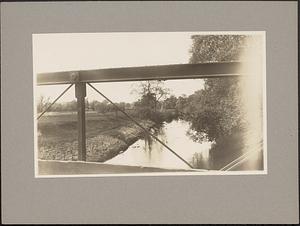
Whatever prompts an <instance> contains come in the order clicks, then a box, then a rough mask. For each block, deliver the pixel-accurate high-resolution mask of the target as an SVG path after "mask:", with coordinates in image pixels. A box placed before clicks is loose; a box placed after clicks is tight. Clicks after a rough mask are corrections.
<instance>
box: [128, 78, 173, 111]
mask: <svg viewBox="0 0 300 226" xmlns="http://www.w3.org/2000/svg"><path fill="white" fill-rule="evenodd" d="M132 92H133V93H137V94H138V95H139V96H140V98H141V101H142V102H143V103H144V104H146V105H147V106H148V107H149V105H150V107H153V109H154V111H155V112H156V109H157V105H158V102H159V101H160V100H163V99H165V98H166V97H167V96H168V95H169V93H170V90H169V89H168V88H166V87H164V83H163V82H162V81H143V82H140V83H139V84H138V86H137V88H135V89H133V91H132ZM146 105H145V106H146Z"/></svg>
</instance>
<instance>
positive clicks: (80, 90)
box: [75, 82, 86, 161]
mask: <svg viewBox="0 0 300 226" xmlns="http://www.w3.org/2000/svg"><path fill="white" fill-rule="evenodd" d="M75 96H76V98H77V118H78V161H86V136H85V97H86V84H85V82H77V83H75Z"/></svg>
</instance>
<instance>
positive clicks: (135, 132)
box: [38, 112, 154, 162]
mask: <svg viewBox="0 0 300 226" xmlns="http://www.w3.org/2000/svg"><path fill="white" fill-rule="evenodd" d="M139 122H140V123H141V124H143V125H144V126H145V127H146V128H150V127H152V126H154V123H153V122H151V121H147V120H143V121H141V120H139ZM143 133H144V132H143V131H142V130H141V129H140V128H139V127H137V126H136V125H135V124H134V123H133V122H132V121H130V120H129V119H128V118H125V116H123V115H121V113H119V114H118V116H117V115H116V114H115V113H107V114H100V113H95V112H93V113H89V112H87V114H86V137H87V161H95V162H103V161H106V160H108V159H110V158H112V157H114V156H115V155H117V154H119V153H120V152H122V151H124V150H126V149H127V148H128V147H129V146H130V145H131V144H132V143H134V142H135V141H136V140H138V139H139V138H140V137H142V136H143ZM38 149H39V151H38V157H39V159H44V160H77V155H78V151H77V115H76V114H73V113H70V114H55V115H46V116H43V117H41V118H40V120H39V121H38Z"/></svg>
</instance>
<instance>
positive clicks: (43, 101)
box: [37, 95, 51, 112]
mask: <svg viewBox="0 0 300 226" xmlns="http://www.w3.org/2000/svg"><path fill="white" fill-rule="evenodd" d="M50 104H51V103H50V97H45V96H43V95H42V96H40V98H39V99H38V103H37V112H42V111H44V110H45V109H46V108H47V107H48V106H49V105H50Z"/></svg>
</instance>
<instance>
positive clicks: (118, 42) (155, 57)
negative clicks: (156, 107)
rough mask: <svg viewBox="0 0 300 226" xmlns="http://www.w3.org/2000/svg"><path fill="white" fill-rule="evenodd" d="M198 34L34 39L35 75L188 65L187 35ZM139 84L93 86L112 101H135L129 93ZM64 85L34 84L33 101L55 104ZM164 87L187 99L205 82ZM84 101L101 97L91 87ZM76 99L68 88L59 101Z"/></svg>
mask: <svg viewBox="0 0 300 226" xmlns="http://www.w3.org/2000/svg"><path fill="white" fill-rule="evenodd" d="M194 34H201V32H131V33H125V32H122V33H68V34H34V35H33V71H34V75H36V73H41V72H56V71H74V70H88V69H101V68H111V67H132V66H148V65H160V64H182V63H188V61H189V57H190V53H189V49H190V48H191V44H192V40H191V35H194ZM134 84H137V82H114V83H95V84H94V86H95V87H96V88H99V89H100V90H101V91H102V92H103V93H104V94H105V95H106V96H108V97H109V98H111V99H112V100H113V101H115V102H133V101H136V100H137V96H136V95H133V94H130V92H131V89H132V86H134ZM67 86H68V85H55V86H54V85H51V86H50V85H49V86H37V87H36V89H35V93H36V94H35V95H36V98H39V96H40V95H44V96H46V97H47V96H49V97H50V98H51V100H54V99H55V98H56V97H57V96H58V95H59V94H60V93H61V92H62V91H63V90H64V89H65V87H67ZM165 86H166V87H167V88H169V89H170V90H171V93H172V94H174V95H175V96H179V95H182V94H186V95H190V94H192V93H194V92H195V91H196V90H199V89H201V88H203V80H201V79H188V80H168V81H165ZM87 98H88V99H89V100H90V101H92V100H99V101H102V100H103V99H102V98H101V97H100V95H99V94H97V93H95V91H93V90H91V88H87ZM74 99H75V94H74V87H72V88H71V89H70V90H69V91H68V92H67V93H66V94H65V95H64V96H63V97H62V98H61V99H60V100H59V101H58V102H65V101H71V100H74Z"/></svg>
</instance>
